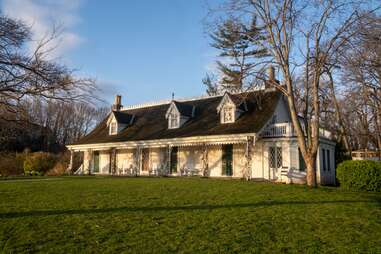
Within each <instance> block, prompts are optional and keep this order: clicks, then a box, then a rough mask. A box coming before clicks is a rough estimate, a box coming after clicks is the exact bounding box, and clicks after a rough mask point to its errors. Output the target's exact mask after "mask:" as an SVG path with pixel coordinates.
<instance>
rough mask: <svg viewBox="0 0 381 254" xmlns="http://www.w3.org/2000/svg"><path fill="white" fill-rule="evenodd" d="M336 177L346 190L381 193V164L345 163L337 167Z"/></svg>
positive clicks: (367, 162) (369, 162)
mask: <svg viewBox="0 0 381 254" xmlns="http://www.w3.org/2000/svg"><path fill="white" fill-rule="evenodd" d="M336 177H337V180H338V182H339V184H340V186H341V187H343V188H345V189H350V190H363V191H381V162H376V161H365V160H364V161H344V162H342V163H340V164H339V165H338V166H337V169H336Z"/></svg>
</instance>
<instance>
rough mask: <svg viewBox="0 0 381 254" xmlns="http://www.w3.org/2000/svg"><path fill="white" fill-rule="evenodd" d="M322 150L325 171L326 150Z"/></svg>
mask: <svg viewBox="0 0 381 254" xmlns="http://www.w3.org/2000/svg"><path fill="white" fill-rule="evenodd" d="M321 150H322V154H323V171H325V170H326V167H325V149H321Z"/></svg>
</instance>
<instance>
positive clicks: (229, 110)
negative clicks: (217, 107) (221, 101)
mask: <svg viewBox="0 0 381 254" xmlns="http://www.w3.org/2000/svg"><path fill="white" fill-rule="evenodd" d="M233 122H234V108H233V107H224V108H223V109H222V123H233Z"/></svg>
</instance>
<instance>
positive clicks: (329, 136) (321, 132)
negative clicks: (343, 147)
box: [319, 128, 332, 139]
mask: <svg viewBox="0 0 381 254" xmlns="http://www.w3.org/2000/svg"><path fill="white" fill-rule="evenodd" d="M319 136H320V137H322V138H327V139H332V133H331V132H330V131H327V130H325V129H322V128H320V130H319Z"/></svg>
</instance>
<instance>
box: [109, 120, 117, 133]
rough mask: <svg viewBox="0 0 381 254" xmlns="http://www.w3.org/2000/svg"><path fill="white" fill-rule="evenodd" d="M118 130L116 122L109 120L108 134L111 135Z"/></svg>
mask: <svg viewBox="0 0 381 254" xmlns="http://www.w3.org/2000/svg"><path fill="white" fill-rule="evenodd" d="M117 132H118V130H117V125H116V122H111V124H110V134H111V135H113V134H117Z"/></svg>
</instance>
